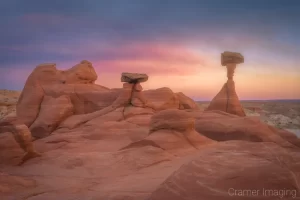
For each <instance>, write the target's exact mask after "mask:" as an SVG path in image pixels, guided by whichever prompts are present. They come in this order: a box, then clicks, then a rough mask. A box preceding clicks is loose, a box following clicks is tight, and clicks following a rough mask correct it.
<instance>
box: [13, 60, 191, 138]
mask: <svg viewBox="0 0 300 200" xmlns="http://www.w3.org/2000/svg"><path fill="white" fill-rule="evenodd" d="M96 80H97V74H96V73H95V70H94V68H93V66H92V64H91V63H90V62H89V61H86V60H83V61H81V62H80V63H79V64H77V65H75V66H74V67H72V68H71V69H68V70H58V69H57V68H56V65H55V64H53V63H47V64H41V65H39V66H37V67H36V68H35V69H34V70H33V72H32V73H31V74H30V76H29V77H28V79H27V81H26V83H25V86H24V89H23V91H22V93H21V95H20V98H19V100H18V103H17V115H18V120H19V121H20V122H22V123H24V124H25V125H26V126H28V127H29V128H30V130H31V132H32V135H33V136H34V137H35V138H43V137H46V136H48V135H49V134H51V133H52V132H53V131H54V130H56V129H57V128H58V127H59V126H60V124H62V122H63V124H64V125H63V126H67V127H73V128H74V127H75V126H78V125H80V124H83V123H85V122H87V121H89V120H91V119H93V118H97V117H100V116H103V115H106V114H108V113H110V112H113V111H114V110H116V109H118V108H124V109H123V110H125V107H128V106H133V107H141V108H150V109H153V110H154V111H159V110H164V109H169V108H176V109H178V108H180V107H181V108H182V109H194V108H196V107H197V106H196V103H195V102H194V101H193V100H191V99H189V98H188V97H186V96H185V95H184V94H174V93H173V91H172V90H170V89H169V88H160V89H157V90H148V91H143V87H142V85H141V83H142V82H145V81H147V80H148V75H146V74H137V73H126V72H124V73H122V75H121V82H125V83H124V84H123V88H120V89H109V88H106V87H104V86H100V85H97V84H95V81H96ZM75 118H77V119H76V120H75V121H74V120H73V119H75ZM67 124H68V125H67Z"/></svg>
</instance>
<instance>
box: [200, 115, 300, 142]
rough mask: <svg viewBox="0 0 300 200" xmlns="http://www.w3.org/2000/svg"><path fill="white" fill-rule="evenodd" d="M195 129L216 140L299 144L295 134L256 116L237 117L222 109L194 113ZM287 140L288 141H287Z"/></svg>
mask: <svg viewBox="0 0 300 200" xmlns="http://www.w3.org/2000/svg"><path fill="white" fill-rule="evenodd" d="M194 117H195V118H196V122H195V124H196V125H195V127H196V130H197V131H198V132H200V133H202V134H203V135H205V136H206V137H208V138H211V139H213V140H216V141H227V140H244V141H252V142H275V143H277V144H279V145H283V146H286V145H287V146H289V145H291V144H290V143H292V144H294V145H297V146H300V141H299V139H298V138H297V136H295V135H294V137H293V136H292V135H293V134H292V133H283V132H279V130H277V129H275V128H271V127H270V126H268V125H267V124H265V123H262V122H261V121H260V120H259V119H258V118H256V117H238V116H236V115H231V114H228V113H225V112H222V111H205V112H203V113H198V114H197V115H194ZM287 141H288V142H287Z"/></svg>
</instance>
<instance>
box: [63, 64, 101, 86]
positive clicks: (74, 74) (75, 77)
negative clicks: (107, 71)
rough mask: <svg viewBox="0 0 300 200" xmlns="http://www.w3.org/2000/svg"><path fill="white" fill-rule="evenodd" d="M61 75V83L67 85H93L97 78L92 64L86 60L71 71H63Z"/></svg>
mask: <svg viewBox="0 0 300 200" xmlns="http://www.w3.org/2000/svg"><path fill="white" fill-rule="evenodd" d="M62 74H63V75H64V76H63V79H62V80H61V81H62V82H63V81H65V83H67V84H74V83H76V84H93V83H95V81H96V80H97V78H98V76H97V74H96V72H95V70H94V67H93V66H92V63H91V62H89V61H87V60H83V61H81V62H80V63H79V64H77V65H75V66H74V67H72V68H71V69H69V70H66V71H63V72H62Z"/></svg>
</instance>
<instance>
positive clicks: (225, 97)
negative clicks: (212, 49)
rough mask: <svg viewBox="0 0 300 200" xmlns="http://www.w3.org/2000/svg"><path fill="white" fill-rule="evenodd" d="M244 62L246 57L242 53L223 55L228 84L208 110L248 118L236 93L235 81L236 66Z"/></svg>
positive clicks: (222, 59) (226, 53) (225, 53)
mask: <svg viewBox="0 0 300 200" xmlns="http://www.w3.org/2000/svg"><path fill="white" fill-rule="evenodd" d="M243 62H244V57H243V56H242V55H241V54H240V53H235V52H228V51H225V52H224V53H222V54H221V64H222V66H226V68H227V78H228V80H227V82H226V83H225V84H224V85H223V87H222V89H221V91H220V92H219V93H218V94H217V95H216V96H215V97H214V98H213V100H212V101H211V103H210V105H209V106H208V108H207V110H221V111H225V112H227V113H230V114H234V115H238V116H246V114H245V112H244V109H243V107H242V105H241V103H240V100H239V97H238V95H237V93H236V91H235V83H234V80H233V76H234V71H235V69H236V65H237V64H239V63H243Z"/></svg>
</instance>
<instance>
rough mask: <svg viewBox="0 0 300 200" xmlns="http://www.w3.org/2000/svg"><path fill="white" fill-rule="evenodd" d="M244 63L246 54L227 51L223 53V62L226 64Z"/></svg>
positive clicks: (223, 64)
mask: <svg viewBox="0 0 300 200" xmlns="http://www.w3.org/2000/svg"><path fill="white" fill-rule="evenodd" d="M240 63H244V56H242V54H240V53H236V52H229V51H225V52H223V53H222V54H221V64H222V66H226V65H227V64H240Z"/></svg>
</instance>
